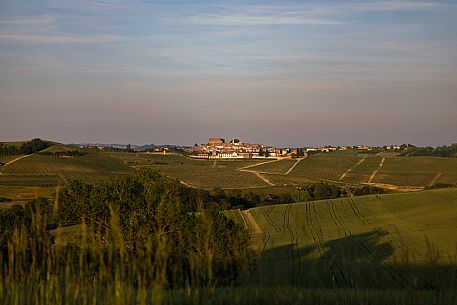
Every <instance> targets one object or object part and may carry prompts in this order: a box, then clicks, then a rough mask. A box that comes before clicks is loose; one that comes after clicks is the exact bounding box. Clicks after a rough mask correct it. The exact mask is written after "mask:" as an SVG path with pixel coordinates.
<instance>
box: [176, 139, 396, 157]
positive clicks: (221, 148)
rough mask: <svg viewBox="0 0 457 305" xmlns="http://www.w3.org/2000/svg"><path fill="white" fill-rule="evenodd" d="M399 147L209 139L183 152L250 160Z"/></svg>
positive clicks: (196, 155)
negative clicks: (289, 145)
mask: <svg viewBox="0 0 457 305" xmlns="http://www.w3.org/2000/svg"><path fill="white" fill-rule="evenodd" d="M400 149H401V146H397V145H388V146H367V145H357V146H336V147H334V146H325V147H304V148H276V147H268V146H266V145H265V144H251V143H244V142H241V141H240V140H239V139H232V140H230V141H226V140H225V139H223V138H209V139H208V143H207V144H201V145H197V144H196V145H195V146H193V147H189V148H184V149H183V150H184V151H185V152H186V153H188V154H189V156H190V157H191V158H195V159H251V158H276V159H277V158H293V157H303V156H304V155H305V154H310V153H317V152H331V151H337V150H360V151H378V150H392V151H394V150H400Z"/></svg>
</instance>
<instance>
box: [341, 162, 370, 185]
mask: <svg viewBox="0 0 457 305" xmlns="http://www.w3.org/2000/svg"><path fill="white" fill-rule="evenodd" d="M367 158H368V157H364V158H363V159H362V160H360V161H359V162H357V164H356V165H354V166H353V167H351V168H350V169H348V170H347V171H346V172H345V173H344V174H342V175H341V177H340V180H343V179H344V177H346V175H347V174H349V173H350V172H352V170H353V169H354V168H356V167H357V166H359V165H360V164H362V163H363V161H365V160H366V159H367Z"/></svg>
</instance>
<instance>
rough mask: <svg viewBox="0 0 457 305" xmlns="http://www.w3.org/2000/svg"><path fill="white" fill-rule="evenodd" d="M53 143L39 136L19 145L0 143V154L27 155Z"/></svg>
mask: <svg viewBox="0 0 457 305" xmlns="http://www.w3.org/2000/svg"><path fill="white" fill-rule="evenodd" d="M51 145H53V143H51V142H49V141H43V140H41V139H39V138H36V139H33V140H31V141H27V142H24V143H22V144H21V145H20V146H16V145H8V144H5V143H0V155H3V156H11V155H29V154H33V153H35V152H38V151H41V150H43V149H46V148H48V147H50V146H51Z"/></svg>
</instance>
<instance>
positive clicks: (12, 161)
mask: <svg viewBox="0 0 457 305" xmlns="http://www.w3.org/2000/svg"><path fill="white" fill-rule="evenodd" d="M30 156H31V155H25V156H21V157H19V158H16V159H13V160H11V161H9V162H6V163H5V164H4V165H3V166H7V165H10V164H13V163H14V162H17V161H19V160H21V159H24V158H27V157H30Z"/></svg>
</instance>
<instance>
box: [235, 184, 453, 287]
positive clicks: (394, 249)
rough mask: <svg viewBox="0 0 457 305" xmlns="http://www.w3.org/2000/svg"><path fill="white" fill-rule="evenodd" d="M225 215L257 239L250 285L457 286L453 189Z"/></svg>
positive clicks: (272, 207)
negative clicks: (244, 226)
mask: <svg viewBox="0 0 457 305" xmlns="http://www.w3.org/2000/svg"><path fill="white" fill-rule="evenodd" d="M226 214H227V215H228V216H229V217H231V218H232V219H233V220H235V221H236V222H238V223H241V224H243V225H246V226H247V227H248V228H249V230H250V231H251V236H252V239H253V245H252V247H253V249H254V250H255V252H256V253H257V257H258V263H257V265H256V268H255V270H254V271H253V273H252V274H250V275H247V277H246V278H245V280H246V281H247V282H249V283H252V284H253V285H267V286H270V285H292V286H294V285H305V286H315V287H319V288H333V287H353V286H355V287H371V288H374V287H376V288H381V287H386V288H393V287H397V288H398V287H403V288H423V287H425V286H427V285H429V286H431V287H437V288H438V287H444V286H446V287H451V286H452V285H456V284H457V283H456V282H455V275H456V274H457V273H456V263H457V248H456V246H457V236H456V235H455V232H457V190H455V189H448V190H433V191H422V192H415V193H403V194H387V195H377V196H365V197H357V198H345V199H339V200H325V201H315V202H305V203H294V204H288V205H275V206H265V207H258V208H253V209H250V210H247V211H243V212H240V211H238V210H232V211H227V212H226ZM449 264H451V265H450V266H449Z"/></svg>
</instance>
